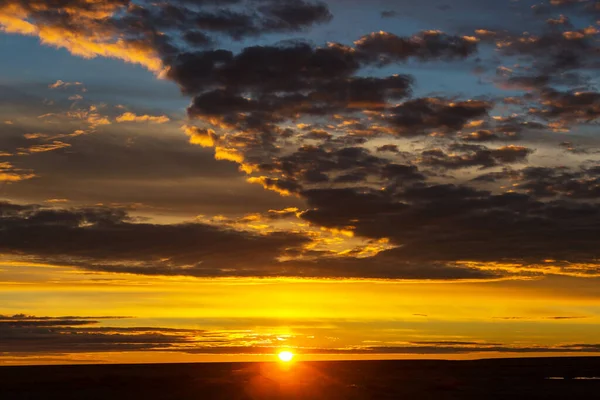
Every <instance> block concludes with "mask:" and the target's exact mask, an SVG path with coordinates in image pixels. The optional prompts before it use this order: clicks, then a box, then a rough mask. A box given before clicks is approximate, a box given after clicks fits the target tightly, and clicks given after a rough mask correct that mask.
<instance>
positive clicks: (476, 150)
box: [420, 145, 533, 169]
mask: <svg viewBox="0 0 600 400" xmlns="http://www.w3.org/2000/svg"><path fill="white" fill-rule="evenodd" d="M461 147H462V148H464V146H460V147H459V146H455V147H454V148H455V149H457V150H458V149H461ZM465 150H466V151H465V153H463V154H453V155H448V154H446V153H445V152H443V151H442V150H439V149H435V150H427V151H424V152H423V153H421V160H420V164H423V165H427V166H430V167H437V168H443V169H459V168H469V167H479V168H482V169H483V168H491V167H496V166H499V165H505V164H513V163H520V162H521V163H522V162H525V161H526V160H527V156H528V155H530V154H531V153H532V152H533V151H532V150H531V149H528V148H526V147H522V146H514V145H510V146H505V147H500V148H497V149H489V148H487V147H485V146H479V145H470V146H469V147H467V148H466V149H465Z"/></svg>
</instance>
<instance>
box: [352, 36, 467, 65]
mask: <svg viewBox="0 0 600 400" xmlns="http://www.w3.org/2000/svg"><path fill="white" fill-rule="evenodd" d="M354 44H355V46H356V49H357V50H358V51H359V52H360V54H361V56H362V57H365V58H366V59H367V60H369V62H375V63H379V64H389V63H391V62H398V61H406V60H407V59H408V58H412V57H414V58H416V59H418V60H420V61H434V60H453V59H464V58H467V57H468V56H470V55H472V54H474V53H475V52H476V51H477V40H473V39H471V38H469V37H461V36H453V35H447V34H445V33H443V32H440V31H423V32H421V33H419V34H417V35H415V36H412V37H410V38H405V37H399V36H396V35H394V34H392V33H388V32H383V31H381V32H374V33H371V34H370V35H366V36H363V37H362V38H360V39H358V40H357V41H355V42H354Z"/></svg>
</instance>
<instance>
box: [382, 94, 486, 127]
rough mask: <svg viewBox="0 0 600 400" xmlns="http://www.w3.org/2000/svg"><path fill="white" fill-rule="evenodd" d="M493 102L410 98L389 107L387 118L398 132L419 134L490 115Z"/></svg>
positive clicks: (464, 124)
mask: <svg viewBox="0 0 600 400" xmlns="http://www.w3.org/2000/svg"><path fill="white" fill-rule="evenodd" d="M492 106H493V104H491V103H489V102H486V101H479V100H468V101H459V102H456V101H451V100H448V99H443V98H433V97H425V98H419V99H414V100H408V101H406V102H404V103H402V104H400V105H398V106H396V107H394V108H391V109H390V110H389V113H388V114H386V115H385V116H384V119H385V121H386V122H387V123H389V124H390V125H391V126H392V127H394V128H395V129H396V131H397V132H398V134H400V135H405V136H417V135H425V134H429V133H431V132H432V131H440V130H441V131H450V132H452V131H457V130H461V129H463V128H464V127H465V126H467V124H468V123H469V122H470V121H472V120H478V119H481V118H484V117H486V116H487V115H488V112H489V111H490V110H491V109H492Z"/></svg>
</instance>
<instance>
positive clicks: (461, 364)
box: [0, 357, 600, 400]
mask: <svg viewBox="0 0 600 400" xmlns="http://www.w3.org/2000/svg"><path fill="white" fill-rule="evenodd" d="M598 376H600V357H573V358H528V359H525V358H520V359H494V360H492V359H490V360H475V361H435V360H434V361H431V360H414V361H404V360H403V361H331V362H329V361H327V362H296V363H292V364H290V365H283V364H279V363H205V364H146V365H69V366H26V367H0V399H2V400H12V399H61V400H64V399H87V400H95V399H110V400H117V399H142V400H152V399H186V400H187V399H195V400H197V399H203V400H204V399H209V400H212V399H227V400H254V399H256V400H259V399H260V400H262V399H307V400H308V399H333V400H336V399H350V400H352V399H360V400H362V399H409V400H418V399H511V400H515V399H597V398H600V397H599V396H600V380H595V379H581V378H593V377H598ZM549 378H553V379H549ZM556 378H562V379H556Z"/></svg>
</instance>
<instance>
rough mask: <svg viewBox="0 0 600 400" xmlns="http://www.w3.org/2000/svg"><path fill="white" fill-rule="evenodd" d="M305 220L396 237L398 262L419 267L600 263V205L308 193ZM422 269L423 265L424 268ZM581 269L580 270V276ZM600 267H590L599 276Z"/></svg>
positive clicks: (517, 196) (453, 189)
mask: <svg viewBox="0 0 600 400" xmlns="http://www.w3.org/2000/svg"><path fill="white" fill-rule="evenodd" d="M303 195H304V196H305V197H306V199H307V201H308V204H309V207H310V209H309V210H308V211H306V212H305V213H303V214H302V218H303V219H306V220H307V221H310V222H312V223H316V224H319V225H324V226H328V227H332V228H334V227H335V228H341V227H347V226H353V227H354V228H355V229H354V232H355V234H357V235H363V236H367V237H372V238H390V239H391V240H392V242H393V243H396V244H398V245H399V246H400V247H398V248H396V249H393V250H389V251H387V252H384V253H381V256H382V257H383V254H385V253H387V255H390V256H391V255H394V256H395V257H397V260H403V261H405V262H406V261H407V260H410V262H411V263H415V264H416V265H423V264H424V263H426V262H429V263H431V262H441V263H442V264H446V265H447V264H448V263H450V264H452V263H454V262H457V261H460V260H470V261H480V262H502V261H503V260H507V261H508V260H512V261H518V262H522V263H523V269H522V272H523V273H526V272H527V265H528V264H530V263H533V264H535V263H544V260H547V259H552V260H557V261H556V262H557V263H560V260H562V261H565V262H567V263H569V262H570V263H590V264H591V265H596V261H595V260H596V259H597V257H598V250H597V246H596V245H595V243H596V242H597V240H598V239H599V238H598V237H597V235H595V234H594V232H596V230H597V229H598V227H599V226H600V208H599V207H598V206H597V205H596V204H595V203H582V202H572V201H555V202H547V203H544V202H541V201H540V200H537V199H536V198H535V197H532V195H528V194H521V193H504V194H498V195H495V194H492V193H490V192H487V191H480V190H475V189H473V188H470V187H466V186H457V185H427V184H416V185H413V186H410V187H408V188H405V189H402V190H400V191H399V192H397V193H393V192H389V191H376V190H366V189H335V190H332V189H315V190H311V191H308V192H304V193H303ZM419 263H420V264H419ZM577 270H578V268H577V267H575V268H574V270H573V272H578V271H577ZM594 271H596V272H597V267H593V268H592V267H590V269H586V268H583V270H582V274H583V275H585V274H593V273H594Z"/></svg>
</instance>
